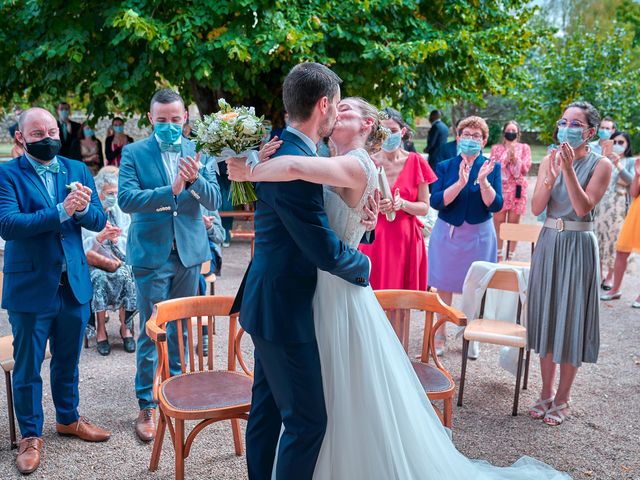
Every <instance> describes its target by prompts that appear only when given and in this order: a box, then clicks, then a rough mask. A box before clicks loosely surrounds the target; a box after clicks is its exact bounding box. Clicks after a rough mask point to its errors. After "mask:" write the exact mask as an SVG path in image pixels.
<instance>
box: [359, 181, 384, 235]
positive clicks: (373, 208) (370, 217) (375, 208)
mask: <svg viewBox="0 0 640 480" xmlns="http://www.w3.org/2000/svg"><path fill="white" fill-rule="evenodd" d="M362 210H363V212H364V217H363V218H362V220H360V223H362V225H364V226H365V227H366V229H367V232H370V231H371V230H374V229H375V228H376V225H377V223H378V213H379V212H380V191H379V190H377V189H376V191H375V192H373V196H371V195H369V198H368V199H367V203H365V205H364V208H363V209H362Z"/></svg>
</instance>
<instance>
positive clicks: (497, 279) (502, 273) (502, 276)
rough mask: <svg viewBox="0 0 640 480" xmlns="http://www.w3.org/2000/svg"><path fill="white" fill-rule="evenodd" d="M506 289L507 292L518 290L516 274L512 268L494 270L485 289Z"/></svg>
mask: <svg viewBox="0 0 640 480" xmlns="http://www.w3.org/2000/svg"><path fill="white" fill-rule="evenodd" d="M489 288H495V289H496V290H506V291H508V292H519V291H520V289H519V288H518V274H517V273H516V272H515V271H514V270H496V272H495V273H494V274H493V278H491V281H490V282H489V284H488V285H487V289H489Z"/></svg>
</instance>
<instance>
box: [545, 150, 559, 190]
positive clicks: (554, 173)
mask: <svg viewBox="0 0 640 480" xmlns="http://www.w3.org/2000/svg"><path fill="white" fill-rule="evenodd" d="M548 158H549V176H550V177H553V178H552V180H553V181H554V182H555V180H556V178H558V175H560V162H561V160H560V153H559V152H558V149H557V148H554V149H553V150H551V151H550V152H549V156H548Z"/></svg>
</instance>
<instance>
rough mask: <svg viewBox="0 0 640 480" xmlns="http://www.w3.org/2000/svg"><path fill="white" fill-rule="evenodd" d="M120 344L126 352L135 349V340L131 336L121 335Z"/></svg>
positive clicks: (131, 351)
mask: <svg viewBox="0 0 640 480" xmlns="http://www.w3.org/2000/svg"><path fill="white" fill-rule="evenodd" d="M122 344H123V346H124V351H125V352H127V353H133V352H135V351H136V341H135V340H134V339H133V337H123V338H122Z"/></svg>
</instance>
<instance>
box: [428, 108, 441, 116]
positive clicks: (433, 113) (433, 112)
mask: <svg viewBox="0 0 640 480" xmlns="http://www.w3.org/2000/svg"><path fill="white" fill-rule="evenodd" d="M440 117H442V114H441V113H440V110H431V113H430V114H429V118H440Z"/></svg>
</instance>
